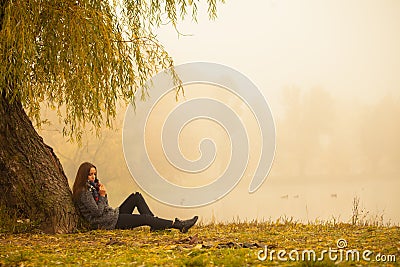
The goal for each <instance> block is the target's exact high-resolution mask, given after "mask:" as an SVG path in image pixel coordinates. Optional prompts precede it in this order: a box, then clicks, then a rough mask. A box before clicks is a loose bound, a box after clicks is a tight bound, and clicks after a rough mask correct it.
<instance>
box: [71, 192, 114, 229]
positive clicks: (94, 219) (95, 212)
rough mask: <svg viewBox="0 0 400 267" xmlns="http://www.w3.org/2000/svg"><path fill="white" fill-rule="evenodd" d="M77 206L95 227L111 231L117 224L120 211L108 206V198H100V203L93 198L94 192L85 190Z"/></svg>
mask: <svg viewBox="0 0 400 267" xmlns="http://www.w3.org/2000/svg"><path fill="white" fill-rule="evenodd" d="M76 206H77V207H78V209H79V211H80V212H81V214H82V216H83V218H85V219H86V220H87V221H88V222H89V223H90V224H91V225H92V226H93V227H95V228H99V229H107V230H111V229H114V228H115V225H116V224H117V220H118V215H119V209H118V208H117V209H113V208H112V207H110V206H109V205H108V199H107V196H105V197H102V196H99V201H98V202H97V203H96V201H95V200H94V198H93V195H92V192H90V191H89V190H84V191H82V193H81V194H80V196H79V199H78V201H77V202H76Z"/></svg>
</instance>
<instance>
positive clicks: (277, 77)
mask: <svg viewBox="0 0 400 267" xmlns="http://www.w3.org/2000/svg"><path fill="white" fill-rule="evenodd" d="M217 12H218V18H217V19H216V20H215V21H210V20H208V16H207V14H206V6H205V5H203V6H201V7H200V9H199V15H198V23H194V22H193V21H191V20H190V19H186V20H185V21H183V22H181V23H179V24H178V29H179V31H180V33H182V34H184V35H180V36H179V35H178V34H177V32H176V31H175V29H173V28H172V27H171V26H170V25H166V26H163V27H161V28H160V29H158V30H157V36H158V39H159V41H160V42H161V43H162V44H163V45H164V46H165V48H166V50H167V51H168V52H169V54H170V55H171V56H172V57H173V59H174V62H175V64H176V65H179V64H183V63H188V62H197V61H202V62H214V63H219V64H223V65H226V66H229V67H231V68H234V69H236V70H237V71H239V72H240V73H242V74H244V75H245V76H246V77H248V78H249V79H250V80H251V81H252V82H253V83H254V84H255V85H256V86H257V87H258V88H259V90H260V91H261V92H262V94H263V95H264V97H265V99H266V100H267V101H268V103H269V106H270V108H271V111H272V114H273V116H274V120H275V124H276V152H275V158H274V162H273V165H272V168H271V171H270V174H269V175H268V177H267V179H266V180H265V182H264V183H263V184H262V186H261V187H260V188H259V190H257V191H256V192H255V193H253V194H249V193H248V192H247V188H248V185H249V182H250V180H251V177H252V175H253V172H254V168H255V166H256V164H257V156H258V154H257V153H258V152H257V146H258V145H259V141H257V140H258V139H257V138H258V137H257V136H255V137H254V128H252V130H249V132H250V133H251V137H250V138H255V141H251V142H250V158H249V167H248V168H247V170H246V172H245V174H244V176H243V179H242V180H241V181H240V183H239V184H238V186H236V187H235V189H234V190H232V191H231V192H230V193H229V194H227V195H226V196H225V197H224V198H222V199H220V200H218V201H216V202H215V203H213V204H211V205H207V206H204V207H200V208H176V207H172V206H169V205H166V204H163V203H160V202H158V201H157V200H155V199H153V198H152V197H151V196H149V195H147V194H145V197H146V199H148V201H149V205H150V207H152V208H153V210H154V213H156V214H157V215H159V216H160V217H171V216H180V217H182V218H185V217H191V216H192V215H193V214H198V215H200V221H202V222H205V223H207V222H211V221H218V222H227V221H232V220H273V221H275V220H277V219H278V218H282V217H284V218H290V217H293V218H294V219H295V220H299V221H302V222H307V221H311V222H315V221H318V220H322V221H329V220H332V219H334V220H336V221H337V220H340V221H344V222H349V221H350V220H351V216H352V214H354V213H353V208H354V200H356V199H358V200H359V205H360V206H359V211H360V213H361V214H360V216H359V218H362V219H363V220H365V221H367V220H369V221H371V222H376V221H378V222H380V223H383V222H384V223H394V224H399V223H400V208H399V205H398V203H400V175H399V173H400V164H399V163H400V140H399V138H398V136H400V122H399V120H398V118H399V115H400V49H399V47H400V16H399V15H398V14H400V1H397V0H380V1H372V0H350V1H344V0H335V1H334V0H327V1H319V0H298V1H294V0H293V1H290V0H280V1H275V0H262V1H261V0H258V1H257V0H249V1H246V2H245V1H232V0H231V1H229V0H227V1H226V3H225V4H219V5H218V11H217ZM192 87H196V86H192ZM213 90H214V91H215V92H214V91H213ZM203 93H204V94H205V96H206V97H213V98H216V99H218V98H219V99H221V98H222V99H224V100H226V101H227V102H230V101H231V102H232V103H233V108H234V109H236V111H238V110H239V112H243V113H242V117H243V118H248V117H249V116H248V113H246V112H247V111H246V110H243V109H242V107H241V105H240V103H237V101H238V98H237V97H235V96H232V97H229V96H226V95H224V94H225V93H226V92H224V93H221V92H218V88H212V87H210V86H209V87H204V86H203V87H202V89H199V90H192V89H191V88H186V98H180V99H179V101H178V102H176V103H174V102H173V101H172V102H168V100H167V101H164V103H167V104H163V105H164V106H162V107H158V108H159V109H160V110H167V109H168V108H174V107H175V106H176V105H179V104H181V103H182V102H184V101H187V100H189V99H192V98H196V97H199V96H201V95H202V94H203ZM207 94H208V95H207ZM150 95H151V92H150ZM170 97H172V98H173V97H174V95H172V96H170ZM168 103H169V104H168ZM139 112H140V111H139ZM165 112H168V111H163V112H159V113H154V114H156V115H154V114H153V117H152V118H153V121H151V123H150V126H149V127H153V128H150V130H149V131H147V132H148V133H150V134H149V135H148V136H147V137H146V138H147V139H148V140H150V141H149V143H148V147H147V149H148V151H149V153H150V157H151V158H152V160H153V163H154V164H155V165H157V164H158V165H157V166H156V168H157V170H158V171H159V173H161V174H164V175H165V176H166V177H169V179H170V181H171V182H173V183H177V184H180V185H182V186H190V185H191V186H201V185H202V184H207V183H209V182H211V181H213V179H214V178H213V176H215V175H217V176H218V175H220V174H221V173H222V172H223V171H224V170H225V168H226V166H225V165H226V163H227V161H229V160H228V159H227V158H228V156H229V155H228V154H229V153H228V154H227V152H226V148H227V147H229V143H227V140H226V133H224V131H223V129H221V127H218V126H216V125H212V123H211V124H210V122H209V121H206V122H196V123H197V124H198V125H197V128H196V125H192V126H190V127H192V128H190V127H188V128H187V129H186V131H183V132H182V136H181V137H179V138H180V142H181V143H180V144H181V147H182V153H183V154H184V155H185V156H187V157H188V158H192V159H194V158H196V157H198V156H199V153H198V150H197V141H198V140H201V139H202V138H203V137H206V135H207V134H209V133H212V134H211V137H212V138H213V139H215V142H216V143H217V152H218V151H219V152H221V153H222V158H218V154H217V157H216V163H217V164H218V165H217V166H214V167H212V168H210V169H208V170H207V172H205V173H204V174H203V175H201V174H199V175H198V176H196V180H195V181H194V182H193V180H192V181H189V180H185V179H187V178H184V175H183V174H180V173H178V172H177V170H174V168H171V167H170V166H168V162H167V161H165V158H164V156H163V155H162V150H161V146H162V144H160V140H159V131H160V128H161V127H160V123H162V121H163V120H164V118H165V115H164V113H165ZM246 114H247V115H246ZM123 115H124V111H121V112H120V115H119V116H118V119H117V123H116V125H117V130H116V131H111V132H110V131H106V132H105V134H104V135H103V138H101V139H99V140H95V139H88V140H87V142H86V145H84V147H83V148H79V149H78V148H76V147H75V145H73V144H68V145H60V144H62V143H63V142H64V141H65V139H62V137H60V136H58V137H57V136H56V137H55V136H53V132H51V131H48V132H46V131H43V132H42V135H44V137H45V140H46V142H48V143H49V144H50V145H51V146H53V147H56V149H55V151H56V153H57V154H58V155H59V157H60V160H61V162H62V164H63V166H64V168H65V170H66V173H67V176H68V178H69V180H70V184H71V183H72V182H73V178H74V177H75V174H76V170H77V168H78V166H79V164H80V162H81V161H92V162H94V163H95V165H97V167H98V173H99V174H100V176H99V177H100V179H102V182H103V183H104V184H105V185H106V187H107V189H108V191H109V196H110V203H111V204H112V205H113V206H118V205H119V204H120V203H121V202H122V201H123V200H124V198H125V197H126V196H127V195H128V194H129V193H130V192H133V191H142V189H141V188H140V187H139V186H138V184H137V183H136V182H135V181H134V180H133V179H132V177H131V174H130V173H129V171H128V169H127V166H126V164H125V160H124V155H123V151H122V140H121V139H122V137H121V136H122V133H121V129H122V127H123V126H122V121H123ZM246 120H247V119H246ZM247 121H250V122H248V125H247V126H249V125H250V126H249V127H250V128H251V127H253V126H252V122H251V119H248V120H247ZM151 125H155V126H151ZM199 129H201V130H199ZM104 136H105V137H104ZM62 140H64V141H62ZM107 155H114V157H112V159H110V158H109V157H108V156H107ZM110 160H113V164H109V162H110ZM71 181H72V182H71ZM121 184H122V185H123V186H121ZM171 214H172V215H171Z"/></svg>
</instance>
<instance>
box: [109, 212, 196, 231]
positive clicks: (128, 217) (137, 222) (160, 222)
mask: <svg viewBox="0 0 400 267" xmlns="http://www.w3.org/2000/svg"><path fill="white" fill-rule="evenodd" d="M197 219H198V217H197V216H194V217H193V218H192V219H189V220H184V221H181V220H179V219H178V218H175V221H174V222H172V221H171V220H166V219H162V218H158V217H154V216H152V215H149V214H119V216H118V220H117V224H116V225H115V228H116V229H132V228H135V227H138V226H144V225H148V226H150V231H157V230H164V229H167V228H175V229H178V230H179V231H181V232H182V233H186V232H187V231H188V230H189V229H190V228H191V227H192V226H193V225H194V224H195V223H196V222H197Z"/></svg>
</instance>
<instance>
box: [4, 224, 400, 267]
mask: <svg viewBox="0 0 400 267" xmlns="http://www.w3.org/2000/svg"><path fill="white" fill-rule="evenodd" d="M339 239H345V240H346V241H347V247H346V248H344V249H343V250H344V251H346V250H351V249H353V250H358V251H360V253H362V252H363V251H365V250H370V251H372V252H373V254H372V255H371V256H370V258H371V261H365V260H363V259H360V260H359V261H352V260H349V261H346V260H343V261H341V262H340V261H339V260H336V261H335V260H330V259H329V257H328V255H327V254H326V255H325V257H324V261H323V262H321V261H303V260H301V259H300V260H296V261H291V260H289V261H286V262H284V261H280V260H278V258H277V256H276V253H277V251H279V250H285V251H286V252H287V253H289V252H290V251H292V250H297V251H298V252H299V253H300V254H301V253H302V251H304V250H306V249H309V250H311V249H312V250H314V251H315V252H316V253H317V257H318V256H320V253H321V252H322V251H323V250H324V249H325V250H327V249H329V248H331V249H337V244H336V242H337V240H339ZM265 246H267V249H268V253H270V252H271V251H272V250H275V251H276V252H275V254H274V257H273V259H272V260H270V258H267V259H266V260H265V261H261V260H260V259H258V256H257V254H258V253H259V251H261V250H263V253H264V251H265ZM263 253H261V254H260V255H264V254H263ZM378 253H380V254H379V255H381V258H382V255H384V256H385V257H386V262H378V261H376V255H378ZM337 255H339V254H337ZM388 256H392V257H388ZM393 257H395V260H394V258H393ZM286 258H288V255H286ZM399 262H400V227H398V226H377V225H352V224H346V223H309V224H302V223H297V222H293V221H290V220H283V221H277V222H262V223H259V222H237V223H230V224H210V225H197V226H195V227H193V228H192V229H191V230H190V231H189V232H188V233H186V234H182V233H180V232H178V231H176V230H172V231H161V232H149V228H148V227H141V228H137V229H134V230H113V231H99V230H96V231H89V232H82V233H75V234H68V235H45V234H33V233H31V234H6V233H3V234H0V266H46V265H47V266H55V265H61V266H64V265H70V266H124V265H128V266H276V265H279V266H282V265H285V266H298V265H300V266H359V265H372V266H376V265H379V266H381V265H382V264H383V263H384V264H385V266H398V265H400V264H399Z"/></svg>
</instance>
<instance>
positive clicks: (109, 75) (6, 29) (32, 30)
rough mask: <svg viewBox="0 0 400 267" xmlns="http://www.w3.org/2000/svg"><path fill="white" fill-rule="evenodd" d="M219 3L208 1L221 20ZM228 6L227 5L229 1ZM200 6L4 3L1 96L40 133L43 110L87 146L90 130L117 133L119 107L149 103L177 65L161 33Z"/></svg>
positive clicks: (177, 0) (128, 0)
mask: <svg viewBox="0 0 400 267" xmlns="http://www.w3.org/2000/svg"><path fill="white" fill-rule="evenodd" d="M216 2H217V0H207V6H208V14H209V17H210V18H211V19H213V18H215V17H216V5H217V3H216ZM221 2H223V0H221ZM198 4H199V1H196V0H147V1H141V0H120V1H118V0H113V1H111V0H57V1H53V0H29V1H26V0H2V1H1V3H0V27H1V28H0V75H1V77H0V93H1V94H2V95H3V96H5V98H6V99H8V101H10V102H12V101H19V102H21V103H22V105H23V107H24V108H25V110H26V111H27V113H28V115H29V116H30V117H31V119H33V120H34V122H35V123H36V125H39V126H40V124H41V116H40V110H41V103H43V102H45V103H47V105H48V106H49V107H50V108H52V109H55V110H57V112H58V114H59V116H60V118H61V119H62V120H63V123H64V124H65V127H64V134H65V135H68V136H69V137H71V138H75V139H79V138H80V136H81V134H82V128H83V127H85V125H87V124H89V125H92V126H94V128H95V129H99V128H100V126H101V125H102V124H103V123H105V124H106V125H107V126H110V125H111V122H112V119H113V118H114V117H115V115H116V106H117V101H118V99H122V100H124V101H126V102H128V101H130V102H132V103H134V101H135V93H136V92H137V91H138V90H142V91H141V94H140V96H141V97H142V98H144V97H146V92H147V89H146V81H147V80H148V79H149V78H150V77H151V76H152V75H154V74H155V73H156V72H158V71H160V70H161V69H168V68H170V69H171V75H172V76H173V78H174V81H175V82H177V84H179V77H177V75H176V73H175V72H174V70H173V68H171V67H173V60H172V58H171V57H170V56H169V55H168V53H167V52H166V51H165V49H164V47H163V46H162V45H161V44H160V43H159V42H158V40H157V36H156V35H155V34H154V32H155V31H154V30H155V28H157V27H159V26H160V25H163V24H171V25H172V26H174V27H176V25H177V23H178V22H179V20H181V19H184V18H185V17H187V16H190V17H191V18H192V19H194V20H196V17H197V10H198Z"/></svg>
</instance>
